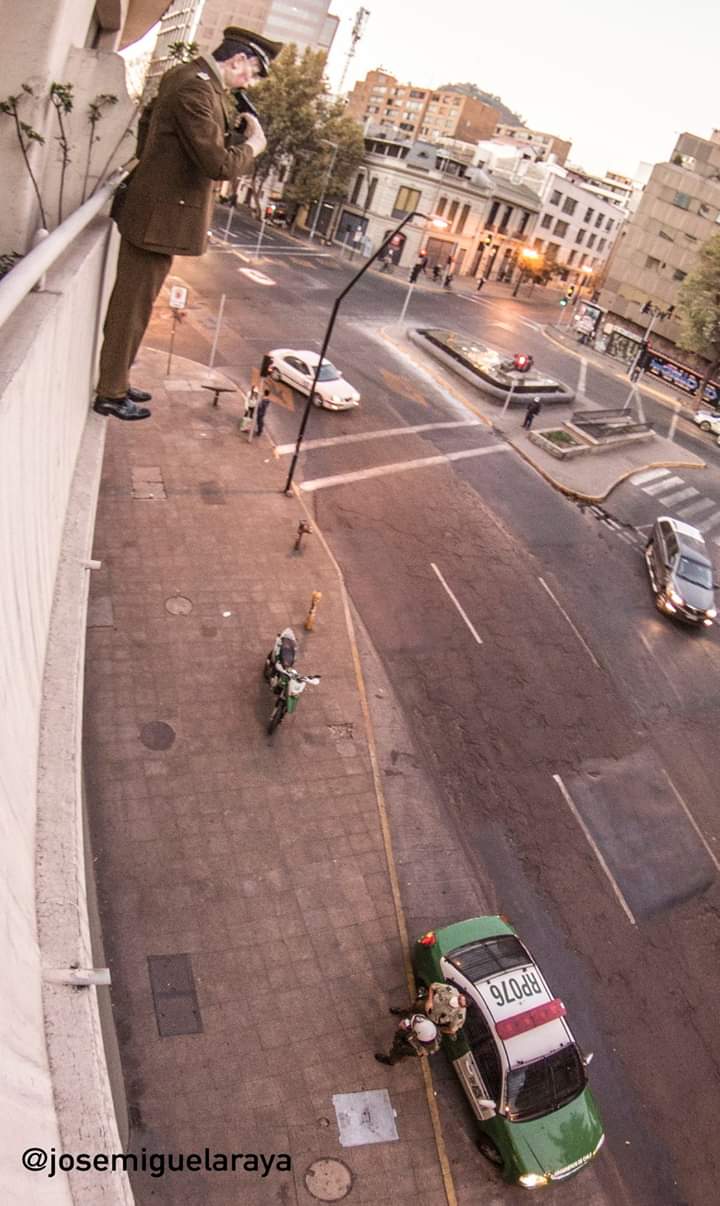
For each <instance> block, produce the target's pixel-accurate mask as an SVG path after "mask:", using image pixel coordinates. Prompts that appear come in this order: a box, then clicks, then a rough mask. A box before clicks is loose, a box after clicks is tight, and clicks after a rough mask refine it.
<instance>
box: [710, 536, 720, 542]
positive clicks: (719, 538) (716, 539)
mask: <svg viewBox="0 0 720 1206" xmlns="http://www.w3.org/2000/svg"><path fill="white" fill-rule="evenodd" d="M711 540H712V542H713V544H720V533H719V534H718V535H717V536H712V537H711Z"/></svg>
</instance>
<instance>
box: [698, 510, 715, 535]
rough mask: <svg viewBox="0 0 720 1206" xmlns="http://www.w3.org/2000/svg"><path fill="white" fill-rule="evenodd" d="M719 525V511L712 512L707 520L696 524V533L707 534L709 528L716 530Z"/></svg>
mask: <svg viewBox="0 0 720 1206" xmlns="http://www.w3.org/2000/svg"><path fill="white" fill-rule="evenodd" d="M719 523H720V511H713V513H712V515H711V516H710V518H709V519H702V520H701V521H700V523H699V524H696V527H697V530H698V532H709V531H710V529H711V528H716V527H717V525H718V524H719Z"/></svg>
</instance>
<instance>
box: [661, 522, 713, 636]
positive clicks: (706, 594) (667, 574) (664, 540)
mask: <svg viewBox="0 0 720 1206" xmlns="http://www.w3.org/2000/svg"><path fill="white" fill-rule="evenodd" d="M645 561H646V563H647V568H648V573H649V575H650V583H651V586H652V588H653V591H654V592H655V599H656V602H657V606H658V609H659V610H660V611H663V612H665V614H666V615H668V616H675V617H677V619H679V620H687V621H688V622H689V623H691V624H705V625H710V624H712V622H713V620H714V619H715V616H716V615H717V611H716V609H715V596H714V594H713V588H714V586H715V583H714V581H713V567H712V562H711V560H710V555H709V553H708V550H707V545H706V544H705V540H704V538H703V535H702V532H699V531H698V529H697V528H693V527H691V525H690V524H689V523H682V521H681V520H679V519H672V518H671V516H669V515H661V516H659V518H658V519H656V520H655V524H654V526H653V530H652V534H651V536H650V539H649V541H648V543H647V545H646V548H645Z"/></svg>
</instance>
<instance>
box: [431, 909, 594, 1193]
mask: <svg viewBox="0 0 720 1206" xmlns="http://www.w3.org/2000/svg"><path fill="white" fill-rule="evenodd" d="M413 963H414V967H415V975H416V978H417V980H418V983H419V985H429V984H432V983H433V982H435V981H445V982H447V983H449V984H453V985H454V986H455V987H456V988H457V989H458V991H459V992H462V993H464V994H465V996H466V998H467V1002H468V1008H467V1018H466V1020H465V1025H464V1026H463V1028H462V1030H460V1031H459V1033H458V1034H457V1036H456V1037H455V1038H451V1037H449V1036H447V1035H446V1036H444V1038H443V1047H444V1050H445V1052H446V1054H447V1055H448V1057H449V1058H450V1060H451V1062H452V1064H453V1067H454V1069H455V1071H456V1073H457V1075H458V1077H459V1079H460V1082H461V1084H462V1086H463V1089H464V1090H465V1093H466V1096H467V1098H468V1100H469V1102H470V1105H471V1107H472V1110H473V1112H474V1114H475V1115H476V1117H477V1119H478V1121H479V1124H480V1134H479V1137H478V1147H479V1148H480V1150H481V1152H482V1153H483V1154H484V1155H485V1156H487V1158H488V1159H489V1160H492V1162H493V1163H494V1164H497V1165H499V1166H501V1167H502V1170H503V1175H504V1177H505V1179H506V1180H507V1181H511V1182H513V1183H515V1184H518V1185H522V1186H524V1187H525V1188H527V1189H535V1188H538V1187H539V1186H541V1185H547V1184H549V1183H550V1182H553V1181H561V1180H564V1179H565V1178H566V1177H570V1176H572V1175H573V1174H574V1173H576V1172H579V1170H580V1169H581V1168H583V1167H584V1166H585V1165H586V1164H588V1163H589V1162H590V1161H591V1160H592V1158H593V1156H595V1155H596V1154H597V1152H598V1151H599V1149H600V1147H601V1146H602V1144H603V1141H604V1138H605V1136H604V1133H603V1128H602V1123H601V1121H600V1116H599V1114H598V1109H597V1106H596V1104H595V1100H594V1098H593V1096H592V1094H591V1092H590V1090H589V1088H588V1087H587V1072H586V1067H587V1064H588V1063H589V1061H590V1058H591V1057H590V1056H587V1057H585V1056H583V1054H582V1052H581V1051H580V1049H579V1047H578V1045H577V1043H576V1042H575V1039H574V1038H573V1035H572V1031H571V1030H570V1027H569V1026H568V1024H567V1021H566V1020H565V1006H564V1005H563V1003H562V1001H560V1000H558V998H557V997H554V996H553V995H552V993H551V992H550V989H549V988H548V986H547V983H546V981H545V979H544V977H543V975H542V973H541V972H540V970H539V968H538V967H537V964H536V963H535V962H534V961H533V959H532V957H531V955H530V953H529V952H528V950H527V949H526V948H525V947H524V946H523V944H522V942H521V941H520V939H519V938H518V936H517V934H516V933H515V931H514V929H513V928H512V926H511V925H510V924H509V923H508V922H507V921H506V920H505V919H504V918H502V917H474V918H471V919H470V920H468V921H460V922H458V923H457V924H455V925H449V926H446V927H445V928H444V929H439V930H431V931H430V932H429V933H427V934H423V936H422V937H421V938H419V939H418V940H417V942H416V943H415V945H414V948H413Z"/></svg>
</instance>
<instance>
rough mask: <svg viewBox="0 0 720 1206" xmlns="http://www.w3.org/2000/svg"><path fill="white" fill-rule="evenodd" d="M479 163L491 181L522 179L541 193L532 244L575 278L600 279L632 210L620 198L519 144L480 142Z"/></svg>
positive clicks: (476, 152)
mask: <svg viewBox="0 0 720 1206" xmlns="http://www.w3.org/2000/svg"><path fill="white" fill-rule="evenodd" d="M474 160H475V163H476V164H477V165H478V166H480V167H482V168H483V169H484V170H485V171H486V172H489V173H490V174H491V175H492V178H493V180H496V181H499V180H505V181H507V182H509V183H512V184H515V185H517V184H520V183H522V184H524V185H525V186H526V187H527V188H529V189H531V190H532V191H533V192H534V193H535V194H537V196H538V197H539V198H540V206H539V211H540V212H539V214H538V218H537V221H536V223H535V226H534V232H533V239H532V244H531V245H532V246H533V247H534V248H535V250H536V251H540V252H542V254H543V255H544V257H545V260H546V261H548V260H553V261H555V262H556V263H557V264H559V265H560V266H561V267H563V268H565V269H567V273H566V276H567V277H568V278H569V279H572V280H574V281H576V282H578V283H579V282H581V281H587V282H589V281H591V280H592V279H595V280H599V279H601V277H602V275H603V270H604V268H605V265H606V263H607V260H608V257H609V255H610V252H611V250H612V247H613V245H614V243H615V240H616V239H617V237H618V235H619V233H620V231H621V229H622V227H623V224H624V223H625V221H626V220H627V217H628V211H627V209H626V208H625V206H624V205H622V204H621V202H620V199H619V198H618V199H612V200H608V199H607V198H606V197H604V196H601V195H599V194H598V193H596V192H593V191H591V190H589V189H587V188H586V187H585V185H584V184H583V183H581V182H579V181H578V180H577V179H576V178H575V177H574V176H573V174H572V172H571V171H570V170H569V169H568V168H564V167H562V166H561V165H560V164H557V163H543V162H540V163H536V162H535V161H534V160H531V159H527V158H525V157H524V156H523V153H522V152H521V151H520V149H519V148H518V147H513V148H510V147H509V146H507V145H505V144H502V143H498V142H496V141H495V140H493V141H492V142H485V143H479V144H478V146H477V148H476V150H475V156H474Z"/></svg>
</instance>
